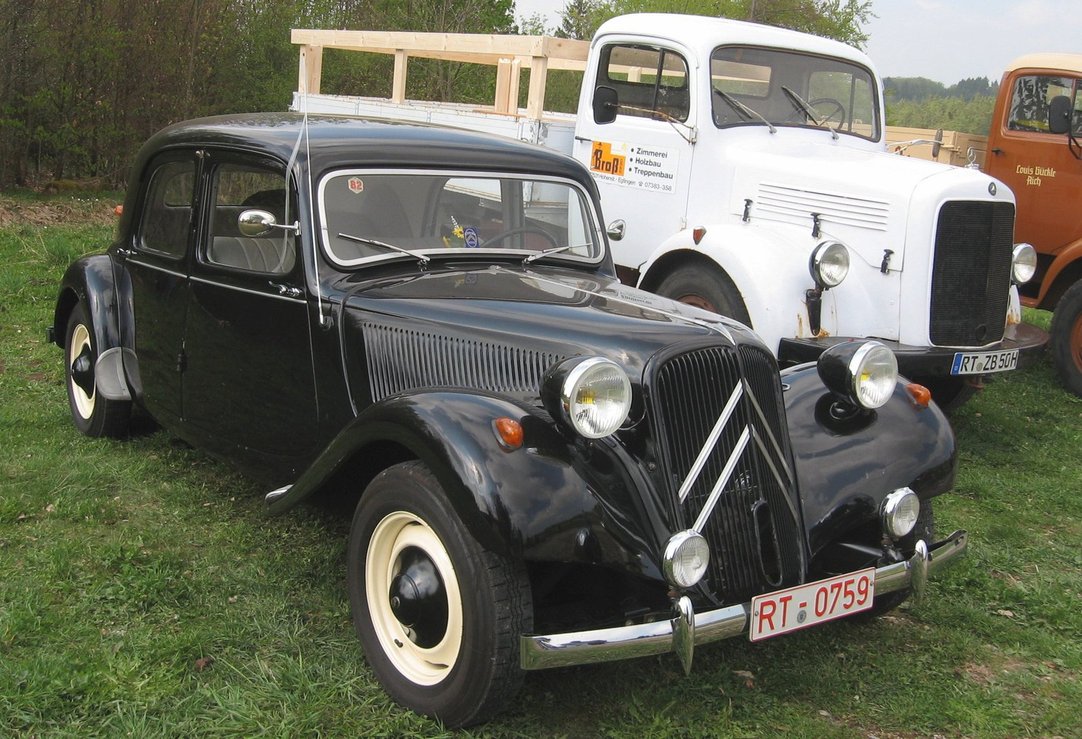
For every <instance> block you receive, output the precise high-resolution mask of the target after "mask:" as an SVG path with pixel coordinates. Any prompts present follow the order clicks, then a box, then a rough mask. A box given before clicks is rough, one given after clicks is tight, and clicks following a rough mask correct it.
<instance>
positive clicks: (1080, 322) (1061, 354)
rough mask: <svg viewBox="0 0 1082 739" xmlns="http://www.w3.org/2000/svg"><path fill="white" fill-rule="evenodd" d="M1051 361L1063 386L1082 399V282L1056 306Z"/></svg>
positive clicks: (1073, 287)
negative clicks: (1054, 364)
mask: <svg viewBox="0 0 1082 739" xmlns="http://www.w3.org/2000/svg"><path fill="white" fill-rule="evenodd" d="M1051 334H1052V358H1053V360H1054V361H1055V363H1056V370H1057V372H1059V378H1060V380H1061V381H1062V382H1063V384H1064V386H1066V388H1067V389H1068V390H1070V391H1071V392H1072V393H1074V394H1075V395H1082V280H1080V281H1079V282H1076V283H1075V284H1074V285H1072V286H1071V287H1070V288H1068V290H1067V292H1065V293H1063V297H1062V298H1060V299H1059V302H1058V303H1056V309H1055V311H1053V313H1052V331H1051Z"/></svg>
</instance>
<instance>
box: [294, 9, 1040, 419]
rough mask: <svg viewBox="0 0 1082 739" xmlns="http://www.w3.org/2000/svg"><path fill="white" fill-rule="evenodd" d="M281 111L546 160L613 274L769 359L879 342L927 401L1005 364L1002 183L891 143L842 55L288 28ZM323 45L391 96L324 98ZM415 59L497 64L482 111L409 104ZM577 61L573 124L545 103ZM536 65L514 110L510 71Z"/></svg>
mask: <svg viewBox="0 0 1082 739" xmlns="http://www.w3.org/2000/svg"><path fill="white" fill-rule="evenodd" d="M293 43H295V44H298V45H299V46H300V79H299V83H298V91H297V93H296V94H295V96H294V100H293V108H294V109H297V110H302V109H303V110H306V111H308V112H309V113H341V114H349V115H357V116H367V117H379V118H393V119H405V120H412V121H417V120H421V121H429V122H434V123H440V124H447V125H452V126H459V127H466V128H471V129H476V130H485V131H490V132H495V133H501V134H503V135H507V136H511V137H514V138H517V139H523V140H527V141H531V142H533V143H537V144H541V145H544V146H548V147H552V148H556V149H560V150H562V151H564V152H566V153H568V154H570V155H572V156H574V157H575V158H576V159H578V160H580V161H581V162H583V163H584V164H586V165H587V166H588V167H589V168H590V170H591V171H592V172H593V174H594V177H595V179H596V181H597V184H598V187H599V189H600V191H601V197H602V203H603V206H604V208H605V213H606V218H607V219H611V220H610V223H609V224H608V227H607V231H608V234H609V238H610V239H611V240H612V241H613V242H615V243H614V244H613V255H614V259H615V260H616V263H617V271H618V274H619V276H620V278H621V279H622V280H623V281H624V282H626V283H628V284H632V285H636V286H638V287H641V288H644V289H647V290H651V291H654V292H657V293H660V294H662V295H666V296H669V297H672V298H675V299H678V300H682V301H685V302H689V303H693V304H696V305H699V306H701V307H704V308H707V309H710V310H714V311H716V312H719V313H722V314H726V315H729V316H731V317H733V318H737V319H739V320H741V321H743V322H745V323H748V324H750V325H751V326H752V328H754V329H755V330H756V331H757V332H758V333H759V334H760V335H761V336H762V337H763V339H764V340H765V341H766V343H767V345H768V346H770V347H771V348H772V349H773V351H775V353H776V354H777V356H778V359H779V361H780V362H781V364H782V365H783V366H784V365H787V364H793V363H797V362H802V361H807V360H812V359H814V358H816V357H817V356H818V355H819V354H820V353H821V352H822V351H823V350H824V349H825V348H827V347H828V346H831V345H833V344H835V343H838V342H841V341H847V340H850V339H854V338H876V339H878V340H880V341H882V342H884V343H885V344H887V345H888V346H889V347H891V348H892V349H893V350H894V352H895V354H896V356H897V358H898V363H899V366H900V368H901V371H902V372H903V373H904V374H906V375H907V376H909V377H911V378H913V379H915V380H918V381H920V382H922V383H923V384H925V385H927V386H928V387H930V388H931V389H932V392H933V394H934V396H935V397H936V399H937V400H938V401H940V403H941V404H950V403H956V402H961V401H962V400H964V399H965V398H966V397H968V395H969V394H970V393H971V389H972V388H973V387H975V386H979V384H980V383H981V381H982V379H983V378H985V377H987V376H988V375H991V374H994V373H998V372H1002V371H1006V370H1011V369H1014V368H1015V367H1016V366H1017V365H1018V361H1019V357H1020V353H1026V352H1028V351H1035V350H1038V349H1041V348H1043V345H1044V344H1045V342H1046V341H1047V335H1046V334H1045V333H1044V332H1043V331H1040V330H1039V329H1036V328H1035V327H1032V326H1029V325H1028V324H1023V323H1022V321H1021V307H1020V303H1019V297H1018V289H1017V285H1018V284H1019V283H1021V282H1024V281H1025V280H1026V279H1028V278H1029V276H1031V275H1032V273H1033V266H1034V264H1035V256H1034V253H1033V250H1032V248H1031V247H1029V246H1027V245H1015V244H1014V243H1013V224H1014V213H1015V201H1014V196H1013V194H1012V193H1011V191H1010V189H1009V188H1008V187H1006V186H1005V185H1003V184H1002V183H1001V182H998V181H997V180H995V179H992V178H990V177H988V176H986V175H984V174H981V173H980V172H979V171H976V170H974V169H966V168H957V167H950V166H946V165H941V164H936V163H933V162H927V161H921V160H917V159H911V158H908V157H903V156H897V155H893V154H890V153H888V152H887V145H886V133H885V123H884V122H885V116H884V107H883V85H882V82H881V80H880V78H879V76H878V74H877V73H876V71H875V67H874V65H873V64H872V62H871V60H870V59H869V58H868V57H867V56H866V55H865V54H863V53H861V52H860V51H859V50H857V49H854V48H852V47H850V46H848V45H845V44H842V43H839V42H836V41H831V40H828V39H823V38H819V37H816V36H811V35H807V34H803V33H797V32H793V31H787V30H783V29H778V28H773V27H768V26H762V25H758V24H751V23H744V22H739V21H730V20H723V19H718V18H707V17H700V16H687V15H675V14H633V15H626V16H621V17H617V18H613V19H612V20H610V21H608V22H606V23H605V24H604V25H602V26H601V28H600V29H599V30H598V32H597V34H596V35H595V36H594V38H593V40H592V41H591V42H589V43H587V42H584V41H573V40H567V39H556V38H551V37H544V36H500V35H479V34H441V33H435V34H433V33H392V32H375V31H317V30H302V29H295V30H294V31H293ZM324 49H348V50H351V51H363V52H373V53H382V54H392V55H394V75H393V80H392V89H391V96H390V97H389V98H373V97H359V96H351V95H329V94H321V92H320V76H321V75H320V72H321V67H322V56H323V50H324ZM410 57H427V58H434V59H443V60H452V61H464V62H473V63H481V64H491V65H494V66H495V67H496V70H497V71H496V84H495V100H494V103H493V105H492V106H484V107H481V106H477V105H471V104H466V103H455V102H438V103H437V102H428V101H417V100H408V99H407V98H406V83H407V66H408V60H409V58H410ZM568 69H571V70H581V71H582V72H583V76H582V86H581V93H580V95H579V103H578V113H577V114H560V113H552V112H546V111H545V110H544V98H545V88H546V80H547V78H548V73H549V72H550V71H552V70H568ZM527 70H528V72H529V90H528V95H526V106H525V107H520V106H519V104H518V103H519V80H520V78H521V76H522V72H523V71H527Z"/></svg>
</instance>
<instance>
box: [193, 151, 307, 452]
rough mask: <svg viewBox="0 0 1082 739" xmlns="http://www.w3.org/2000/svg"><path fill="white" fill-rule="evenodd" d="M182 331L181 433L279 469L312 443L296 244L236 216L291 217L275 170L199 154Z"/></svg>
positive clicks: (235, 157)
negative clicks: (197, 213) (248, 230)
mask: <svg viewBox="0 0 1082 739" xmlns="http://www.w3.org/2000/svg"><path fill="white" fill-rule="evenodd" d="M204 169H205V175H204V177H203V178H202V179H203V186H204V192H203V193H202V196H201V197H202V202H203V204H204V208H205V215H204V217H203V219H202V224H201V228H200V230H199V236H198V238H197V241H198V243H197V245H196V248H195V250H194V253H195V258H194V260H193V263H192V269H191V278H190V280H191V287H190V290H189V295H190V298H189V304H188V308H187V320H186V324H185V332H184V353H183V362H184V387H183V395H184V415H185V419H186V423H187V425H188V427H189V428H190V429H191V430H192V431H193V432H194V433H196V434H197V435H199V436H200V437H202V438H203V439H204V440H205V441H206V442H207V443H208V444H210V445H211V446H213V447H217V448H226V449H228V450H229V453H230V454H231V455H234V456H235V455H238V454H240V455H242V456H247V457H250V458H253V459H262V458H270V459H276V460H281V461H283V462H285V461H286V460H289V459H291V458H298V457H303V456H305V454H306V453H307V452H308V450H309V449H310V448H312V446H313V445H314V444H315V432H316V428H317V418H318V415H317V408H316V392H315V381H314V377H313V365H312V351H311V341H310V339H311V337H310V333H309V332H310V323H309V309H308V302H307V299H306V291H305V283H304V279H303V273H304V270H303V266H302V263H301V262H302V260H301V259H300V256H299V248H298V246H299V239H298V238H297V237H296V236H295V235H294V233H293V232H292V231H291V230H289V229H286V228H272V229H269V230H268V231H266V232H265V233H263V234H260V235H259V236H256V237H249V236H244V235H243V234H242V233H241V232H240V230H239V225H238V217H239V216H240V214H241V213H242V212H245V211H248V210H253V209H255V210H261V211H264V212H269V213H270V214H271V215H273V216H274V218H275V220H276V221H277V222H278V223H279V224H286V223H290V224H291V223H293V222H294V221H295V220H296V207H295V202H296V198H295V195H294V191H293V189H292V188H291V187H290V186H288V184H287V178H286V176H285V171H284V167H283V166H282V165H281V164H279V163H276V162H272V161H268V160H264V159H261V158H258V157H254V156H243V155H239V154H234V153H226V152H215V151H209V152H208V154H207V156H206V158H205V160H204Z"/></svg>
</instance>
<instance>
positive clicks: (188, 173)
mask: <svg viewBox="0 0 1082 739" xmlns="http://www.w3.org/2000/svg"><path fill="white" fill-rule="evenodd" d="M195 173H196V163H195V160H194V159H193V160H185V161H172V162H165V163H164V164H161V165H160V166H158V167H157V169H155V170H154V173H153V174H152V175H151V177H150V187H149V188H147V195H146V200H145V202H144V204H143V216H142V220H141V222H140V224H139V237H138V239H137V243H138V245H139V248H141V249H143V250H145V251H150V252H155V253H157V254H163V255H165V256H170V257H176V258H178V259H179V258H181V257H183V256H184V254H185V253H186V252H187V250H188V235H189V233H190V231H191V221H192V202H193V199H194V195H195Z"/></svg>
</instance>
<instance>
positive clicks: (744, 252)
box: [638, 225, 837, 354]
mask: <svg viewBox="0 0 1082 739" xmlns="http://www.w3.org/2000/svg"><path fill="white" fill-rule="evenodd" d="M788 251H791V249H790V247H789V246H788V245H783V244H781V243H780V241H779V240H778V239H776V238H771V235H770V234H768V233H766V232H764V231H763V229H748V228H746V227H744V226H743V225H735V226H734V225H714V226H707V227H706V235H705V236H704V237H703V238H702V240H701V241H700V242H699V243H698V244H697V245H696V244H695V243H694V241H693V240H692V235H691V232H689V231H681V232H679V233H677V234H674V235H673V236H671V237H670V238H668V239H666V240H665V241H664V242H663V243H662V245H661V246H660V247H658V248H657V249H656V250H655V251H654V252H653V254H651V255H650V258H649V259H648V260H647V261H646V263H645V264H643V266H642V268H641V270H640V279H639V284H638V286H639V287H641V288H642V289H644V290H650V291H656V290H657V287H658V285H659V284H660V283H661V281H662V280H663V279H664V278H665V276H666V275H667V274H669V273H670V272H671V271H672V270H673V269H674V268H675V267H676V266H677V265H679V264H686V263H688V262H689V261H692V262H693V263H694V260H698V262H697V263H698V264H700V265H704V266H709V265H711V264H712V265H714V266H716V268H718V269H721V270H722V271H723V272H724V273H725V274H726V275H728V277H729V279H731V280H732V282H733V283H734V284H735V285H736V286H737V289H738V290H739V291H740V294H741V297H742V298H743V300H744V306H745V307H746V308H747V310H748V315H749V316H750V318H751V323H752V328H754V329H755V331H756V333H758V334H759V335H760V336H761V337H762V338H763V340H764V341H765V342H766V344H767V346H769V347H770V349H771V351H773V352H774V353H775V354H776V353H777V351H778V342H779V341H780V340H781V338H782V337H794V336H796V337H800V336H804V337H811V335H812V334H811V330H810V324H809V319H808V308H807V305H806V303H805V292H806V291H807V290H808V289H809V288H811V287H813V283H812V280H811V277H810V276H809V274H808V269H807V262H806V260H792V259H785V260H779V259H778V254H781V253H786V252H788ZM808 255H809V256H810V255H811V247H809V249H808ZM764 275H770V279H769V280H764V279H763V276H764ZM779 296H784V299H782V300H779ZM821 325H822V327H823V329H824V330H826V331H827V332H828V333H830V332H832V331H833V328H834V326H836V325H837V318H836V311H835V308H834V300H833V296H832V295H831V291H829V290H828V291H826V292H825V293H824V294H823V307H822V321H821Z"/></svg>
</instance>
